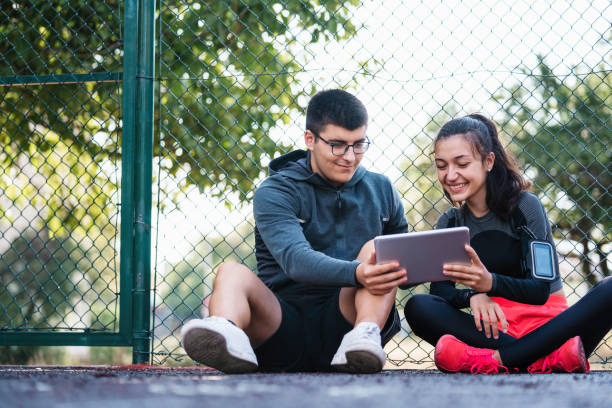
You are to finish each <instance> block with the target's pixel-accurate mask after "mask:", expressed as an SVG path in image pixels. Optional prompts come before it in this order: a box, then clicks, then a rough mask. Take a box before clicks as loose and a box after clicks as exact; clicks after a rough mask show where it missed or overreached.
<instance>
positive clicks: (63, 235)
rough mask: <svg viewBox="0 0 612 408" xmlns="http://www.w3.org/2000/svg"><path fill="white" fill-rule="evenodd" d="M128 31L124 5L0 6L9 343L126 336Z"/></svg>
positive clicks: (2, 266)
mask: <svg viewBox="0 0 612 408" xmlns="http://www.w3.org/2000/svg"><path fill="white" fill-rule="evenodd" d="M121 27H122V17H121V13H120V8H119V2H118V1H105V2H99V1H84V0H79V1H39V0H28V1H19V2H17V1H3V2H2V3H1V5H0V61H2V63H1V64H0V140H1V143H2V151H1V152H0V278H1V279H2V284H1V286H0V334H1V335H2V336H7V335H13V337H7V338H6V339H8V344H16V345H20V344H29V345H32V343H31V342H29V341H28V338H31V337H32V336H31V333H34V332H35V333H38V334H40V333H43V334H45V333H85V332H115V331H117V325H118V296H119V289H118V278H119V275H118V274H119V272H118V271H119V267H118V264H117V257H116V255H117V251H116V248H117V245H118V219H117V216H118V213H119V210H118V209H119V190H118V186H119V182H118V180H119V177H120V170H119V166H118V162H117V159H118V156H119V147H118V146H119V134H118V132H119V130H120V120H121V113H120V104H119V101H120V97H121V92H120V91H121V83H120V82H119V75H118V74H117V73H116V72H117V71H121V64H122V58H121V53H120V41H119V40H120V38H121ZM11 339H12V340H11ZM3 341H4V338H3ZM2 344H7V343H6V342H3V343H2ZM13 351H14V350H13ZM32 352H33V350H32V349H28V351H25V352H24V353H25V355H26V356H29V355H31V353H32ZM2 354H3V357H2V358H3V361H4V362H7V361H9V362H13V363H15V362H25V361H21V360H11V357H10V355H9V353H8V352H7V350H3V352H2ZM7 358H8V360H7Z"/></svg>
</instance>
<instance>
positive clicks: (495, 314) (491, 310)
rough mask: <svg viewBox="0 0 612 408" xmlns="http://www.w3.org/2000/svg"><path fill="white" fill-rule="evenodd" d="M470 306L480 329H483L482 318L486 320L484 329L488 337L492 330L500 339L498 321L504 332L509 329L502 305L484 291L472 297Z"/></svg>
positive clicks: (495, 336)
mask: <svg viewBox="0 0 612 408" xmlns="http://www.w3.org/2000/svg"><path fill="white" fill-rule="evenodd" d="M470 307H471V308H472V314H473V315H474V323H476V328H477V329H478V331H482V324H481V320H482V321H483V322H484V331H485V335H486V336H487V338H489V339H490V338H491V332H492V333H493V337H494V338H495V339H499V329H498V322H499V323H500V324H501V329H502V331H503V332H504V333H506V331H507V330H508V321H507V320H506V315H504V312H503V311H502V309H501V307H500V306H499V305H498V304H497V303H496V302H494V301H493V300H492V299H491V298H490V297H488V296H487V295H485V294H484V293H478V294H476V295H474V296H472V297H471V298H470Z"/></svg>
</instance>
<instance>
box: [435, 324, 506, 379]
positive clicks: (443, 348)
mask: <svg viewBox="0 0 612 408" xmlns="http://www.w3.org/2000/svg"><path fill="white" fill-rule="evenodd" d="M493 352H494V351H493V350H491V349H481V348H476V347H471V346H468V345H467V344H465V343H464V342H462V341H460V340H458V339H457V338H456V337H455V336H451V335H450V334H445V335H444V336H442V337H440V339H439V340H438V343H437V344H436V352H435V361H436V367H438V369H439V370H440V371H444V372H447V373H457V372H461V373H472V374H506V373H508V369H507V368H506V367H504V366H503V365H501V364H499V363H498V362H497V360H495V359H494V358H493Z"/></svg>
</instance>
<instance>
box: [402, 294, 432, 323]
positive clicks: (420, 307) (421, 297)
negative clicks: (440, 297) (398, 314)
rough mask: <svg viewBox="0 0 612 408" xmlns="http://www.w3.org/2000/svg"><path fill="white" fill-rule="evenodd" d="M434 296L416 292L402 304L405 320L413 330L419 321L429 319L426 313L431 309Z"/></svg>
mask: <svg viewBox="0 0 612 408" xmlns="http://www.w3.org/2000/svg"><path fill="white" fill-rule="evenodd" d="M434 303H435V298H434V296H432V295H426V294H418V295H414V296H412V297H411V298H410V299H408V301H407V302H406V305H405V306H404V316H405V317H406V321H407V322H408V324H409V325H410V327H411V328H412V330H413V331H414V328H415V327H419V326H420V323H421V322H426V321H429V318H428V315H429V313H431V311H432V309H433V305H434Z"/></svg>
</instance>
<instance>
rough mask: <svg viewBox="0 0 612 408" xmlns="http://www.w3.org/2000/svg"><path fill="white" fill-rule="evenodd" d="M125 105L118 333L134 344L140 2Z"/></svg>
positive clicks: (130, 36)
mask: <svg viewBox="0 0 612 408" xmlns="http://www.w3.org/2000/svg"><path fill="white" fill-rule="evenodd" d="M124 10H125V11H124V36H123V38H124V42H123V45H124V55H123V101H122V121H123V126H122V139H121V158H122V164H121V263H120V316H119V331H120V333H121V334H122V336H123V337H125V338H126V340H127V344H130V345H131V344H133V340H132V330H133V297H132V288H133V280H134V278H133V276H134V270H133V260H134V139H135V130H136V129H135V128H136V126H135V124H136V103H135V101H136V75H137V61H138V59H137V58H138V31H137V30H136V29H135V27H137V25H138V0H126V2H125V7H124Z"/></svg>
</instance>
